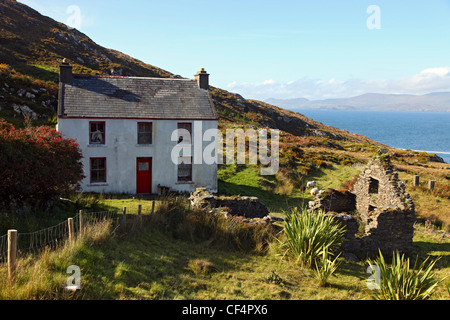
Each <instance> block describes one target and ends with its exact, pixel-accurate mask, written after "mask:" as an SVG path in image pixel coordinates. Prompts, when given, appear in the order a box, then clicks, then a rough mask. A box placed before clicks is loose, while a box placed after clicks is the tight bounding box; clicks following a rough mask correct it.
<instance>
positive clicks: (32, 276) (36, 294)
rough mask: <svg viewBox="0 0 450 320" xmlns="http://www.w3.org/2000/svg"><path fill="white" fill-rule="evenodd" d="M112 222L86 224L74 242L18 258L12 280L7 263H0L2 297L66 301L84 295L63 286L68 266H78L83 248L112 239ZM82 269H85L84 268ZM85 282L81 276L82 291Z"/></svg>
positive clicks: (4, 298) (65, 281)
mask: <svg viewBox="0 0 450 320" xmlns="http://www.w3.org/2000/svg"><path fill="white" fill-rule="evenodd" d="M112 234H113V228H112V223H111V222H110V221H106V220H105V221H103V222H99V223H97V224H93V225H87V226H86V227H85V230H84V233H83V234H82V235H80V236H79V237H78V238H77V239H76V240H75V241H74V242H72V243H69V242H68V241H67V242H65V243H64V244H63V245H61V246H60V247H59V248H57V249H55V250H48V249H45V250H44V251H42V252H41V253H40V254H38V255H27V256H24V257H21V258H20V259H18V260H17V267H16V272H15V274H14V278H12V279H9V277H8V270H7V266H6V264H3V265H0V300H54V299H55V300H64V299H74V298H75V299H77V298H82V297H81V296H79V293H77V292H71V291H67V290H65V289H64V287H65V286H66V285H67V280H68V277H69V276H70V275H69V274H68V273H67V268H68V267H69V266H70V265H77V255H78V254H79V252H80V251H82V250H84V249H85V248H87V247H90V246H92V245H93V244H101V243H104V242H105V241H107V240H108V239H110V238H111V236H112ZM82 272H83V271H82ZM83 286H84V281H83V277H82V278H81V287H82V288H81V289H82V290H80V292H81V291H83Z"/></svg>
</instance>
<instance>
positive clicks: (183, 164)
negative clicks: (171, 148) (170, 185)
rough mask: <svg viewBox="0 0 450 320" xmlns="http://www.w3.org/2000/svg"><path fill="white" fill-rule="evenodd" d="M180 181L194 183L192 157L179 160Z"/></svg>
mask: <svg viewBox="0 0 450 320" xmlns="http://www.w3.org/2000/svg"><path fill="white" fill-rule="evenodd" d="M178 181H192V157H179V158H178Z"/></svg>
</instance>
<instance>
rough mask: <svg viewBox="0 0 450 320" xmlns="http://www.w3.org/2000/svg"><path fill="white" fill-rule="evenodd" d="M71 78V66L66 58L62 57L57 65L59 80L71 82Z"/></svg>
mask: <svg viewBox="0 0 450 320" xmlns="http://www.w3.org/2000/svg"><path fill="white" fill-rule="evenodd" d="M72 79H73V77H72V66H71V65H70V64H69V62H67V59H65V58H64V60H63V61H62V63H61V65H60V66H59V81H60V82H63V83H71V82H72Z"/></svg>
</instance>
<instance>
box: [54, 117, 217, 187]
mask: <svg viewBox="0 0 450 320" xmlns="http://www.w3.org/2000/svg"><path fill="white" fill-rule="evenodd" d="M90 121H104V122H105V131H106V132H105V144H104V145H92V144H89V122H90ZM138 122H152V123H153V143H152V144H151V145H138V143H137V123H138ZM179 122H183V123H186V122H191V123H192V128H193V129H192V131H193V137H192V140H193V141H195V139H196V137H197V138H198V135H199V134H200V132H201V135H203V133H204V132H205V130H208V129H217V127H218V122H217V120H211V121H196V123H197V126H194V121H193V120H192V121H189V120H145V119H139V120H131V119H104V120H103V119H102V120H98V119H86V118H76V119H74V118H60V119H58V126H57V129H58V131H60V132H61V133H62V135H63V137H65V138H76V139H77V142H78V144H79V145H80V148H81V150H82V153H83V160H82V162H83V168H84V174H85V176H86V178H85V179H84V180H83V181H82V183H81V188H82V190H83V191H85V192H103V193H127V194H135V193H136V159H137V158H145V157H149V158H150V157H151V158H152V193H157V191H158V185H162V186H167V187H170V189H171V190H175V191H180V192H192V191H194V190H195V188H196V187H205V188H207V189H209V190H210V191H211V192H217V164H205V163H204V161H202V164H193V165H192V181H191V182H180V181H178V170H177V165H176V164H174V163H173V162H172V160H171V153H172V149H173V148H174V147H175V146H176V144H177V142H176V141H171V134H172V132H173V131H174V130H176V129H177V124H178V123H179ZM198 124H201V130H199V126H198ZM195 127H196V128H197V130H196V129H194V128H195ZM197 141H198V140H197ZM216 142H217V140H216ZM210 144H211V142H210V141H208V142H203V148H205V147H206V146H207V145H210ZM216 150H217V148H216ZM95 157H106V163H107V169H106V173H107V178H106V182H105V183H91V182H90V172H89V170H90V169H89V168H90V163H89V161H90V160H89V159H90V158H95Z"/></svg>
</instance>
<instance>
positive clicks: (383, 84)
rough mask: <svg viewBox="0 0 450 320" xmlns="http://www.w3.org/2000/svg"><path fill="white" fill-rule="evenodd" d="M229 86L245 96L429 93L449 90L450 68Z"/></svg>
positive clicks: (303, 96)
mask: <svg viewBox="0 0 450 320" xmlns="http://www.w3.org/2000/svg"><path fill="white" fill-rule="evenodd" d="M227 87H228V89H229V90H232V91H234V92H237V93H239V94H241V95H242V96H244V97H246V98H251V99H260V100H265V99H268V98H279V99H289V98H300V97H302V98H307V99H310V100H316V99H328V98H346V97H352V96H357V95H360V94H364V93H396V94H426V93H430V92H435V91H450V67H436V68H427V69H424V70H422V71H420V72H419V73H417V74H414V75H412V76H408V77H404V78H400V79H348V80H339V79H336V78H330V79H312V78H308V77H304V78H301V79H298V80H295V81H289V82H286V83H283V82H276V81H274V80H272V79H270V80H264V81H263V82H258V83H248V82H246V83H238V82H237V81H233V82H232V83H230V84H228V86H227Z"/></svg>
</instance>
